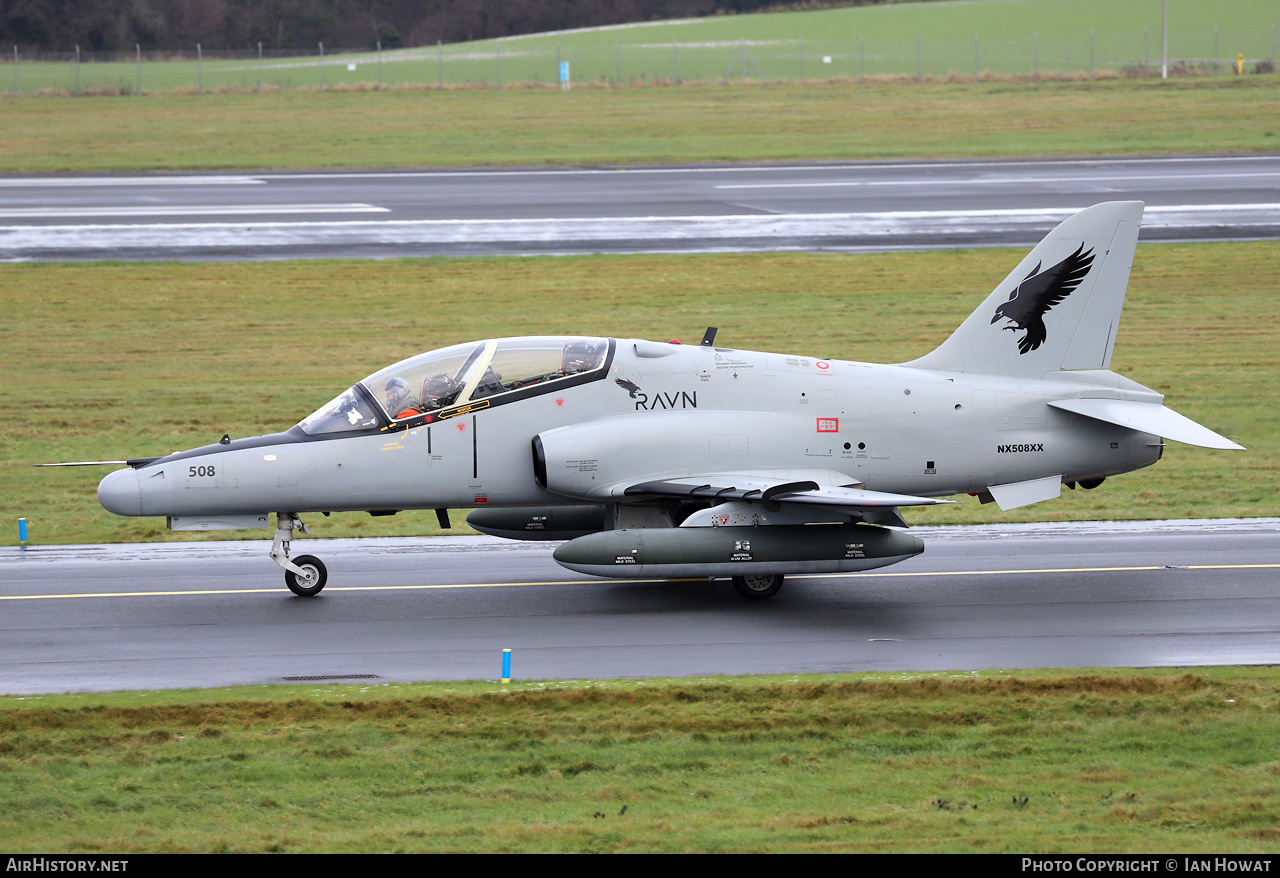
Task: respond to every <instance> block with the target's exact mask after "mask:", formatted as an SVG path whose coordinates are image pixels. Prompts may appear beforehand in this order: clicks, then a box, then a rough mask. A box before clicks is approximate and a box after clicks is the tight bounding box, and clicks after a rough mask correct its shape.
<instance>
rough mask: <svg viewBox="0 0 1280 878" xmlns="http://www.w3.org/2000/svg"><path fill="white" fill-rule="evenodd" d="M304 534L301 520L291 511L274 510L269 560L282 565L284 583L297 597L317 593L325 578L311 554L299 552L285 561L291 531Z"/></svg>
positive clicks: (325, 573)
mask: <svg viewBox="0 0 1280 878" xmlns="http://www.w3.org/2000/svg"><path fill="white" fill-rule="evenodd" d="M295 530H300V531H302V532H303V533H307V526H306V525H305V524H303V523H302V519H301V518H298V516H296V515H294V514H293V513H291V512H277V513H276V539H275V542H274V543H272V544H271V560H272V561H275V562H276V563H277V564H279V565H280V566H281V567H283V568H284V584H285V585H287V586H289V591H291V592H293V593H294V594H296V595H297V596H298V597H302V598H309V597H313V596H315V595H318V594H319V593H320V589H322V588H324V584H325V582H327V581H328V579H329V571H328V570H326V569H325V566H324V562H323V561H321V560H320V559H319V558H317V557H316V556H315V555H299V556H298V557H296V558H294V559H293V560H292V561H290V560H289V542H290V540H291V539H292V538H293V532H294V531H295Z"/></svg>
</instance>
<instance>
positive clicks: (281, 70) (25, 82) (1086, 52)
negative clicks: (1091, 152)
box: [0, 0, 1277, 94]
mask: <svg viewBox="0 0 1280 878" xmlns="http://www.w3.org/2000/svg"><path fill="white" fill-rule="evenodd" d="M1276 18H1277V15H1276V11H1275V6H1274V0H1234V2H1232V3H1226V4H1224V3H1218V2H1213V0H1178V2H1177V3H1176V5H1175V7H1174V8H1173V9H1172V10H1171V14H1170V16H1169V27H1170V31H1169V53H1170V54H1169V58H1170V62H1171V67H1173V69H1174V70H1175V71H1185V70H1191V71H1194V72H1196V73H1198V74H1209V73H1211V72H1214V71H1216V72H1217V73H1218V74H1220V75H1228V71H1231V72H1232V73H1234V69H1235V68H1234V65H1235V61H1236V56H1237V54H1242V55H1244V58H1245V61H1244V69H1245V71H1247V72H1248V71H1253V70H1256V69H1258V68H1259V65H1262V66H1263V67H1264V68H1265V66H1266V65H1267V64H1270V65H1272V66H1273V67H1274V64H1275V61H1276V57H1275V43H1274V31H1273V25H1274V23H1275V21H1276ZM1160 40H1161V5H1160V3H1159V2H1156V0H1131V2H1128V3H1120V4H1117V3H1115V2H1112V0H951V2H929V3H891V4H877V5H871V6H860V7H845V8H836V9H816V10H808V11H804V12H771V13H765V14H753V15H740V16H739V15H718V16H710V17H706V18H695V19H684V20H678V21H657V22H644V23H638V24H632V25H624V26H621V27H611V28H607V29H590V28H588V29H584V30H578V31H571V32H558V33H544V34H529V35H524V36H517V37H508V38H505V39H502V40H477V41H473V42H465V43H455V44H451V45H447V46H439V47H437V46H434V45H433V46H419V47H415V48H406V49H398V50H394V51H384V52H383V53H382V56H381V60H380V61H379V56H378V55H377V53H376V52H373V51H367V50H366V51H358V52H351V51H345V52H343V53H342V54H340V55H335V54H334V53H333V51H332V41H331V43H330V49H329V51H328V52H327V54H326V55H325V56H324V58H323V59H321V57H320V56H319V54H318V51H317V50H318V47H317V46H316V45H315V44H312V46H311V47H310V50H309V51H293V52H289V53H287V55H286V54H285V53H281V52H270V51H269V52H268V54H267V56H266V58H265V59H263V60H262V61H261V62H260V61H259V59H258V58H257V54H256V52H255V51H254V50H253V47H242V50H241V51H239V52H234V53H231V52H226V53H221V52H209V51H205V52H204V55H203V61H202V62H198V61H197V57H196V47H195V45H194V44H188V45H186V46H185V47H182V50H181V52H177V51H166V52H145V53H143V55H142V57H141V61H140V62H139V61H138V60H136V58H135V55H134V53H132V52H110V53H85V54H84V56H83V59H82V60H83V62H84V63H82V64H81V65H80V68H79V87H80V89H81V92H82V93H89V94H131V93H134V92H136V91H138V90H139V89H141V91H142V92H143V93H144V94H149V93H153V92H157V91H174V90H188V91H193V92H194V91H196V90H197V89H199V88H203V89H204V90H206V91H216V90H219V89H241V90H253V89H257V88H258V87H259V81H261V83H262V86H263V87H264V88H266V89H273V90H275V89H284V90H293V89H320V88H321V87H323V88H326V89H333V88H338V89H352V88H360V89H366V90H367V89H370V88H372V87H373V86H374V85H376V84H377V83H379V82H381V83H382V84H383V85H384V86H390V87H419V88H421V87H431V88H433V87H436V86H437V85H443V86H444V87H449V88H452V87H481V88H483V87H494V86H496V85H497V84H498V83H502V84H503V85H504V86H507V87H510V86H511V85H512V84H513V83H521V84H526V85H530V84H531V85H543V86H546V85H548V84H550V83H553V82H556V81H557V79H558V63H559V62H560V61H565V62H568V63H569V65H570V69H571V74H572V77H571V78H572V81H573V83H574V87H575V88H582V87H587V86H592V85H594V86H597V87H598V86H600V85H601V84H606V83H607V84H610V85H614V84H618V83H622V84H652V83H671V82H686V83H687V82H691V81H692V82H714V81H716V80H717V79H719V78H720V77H722V76H724V75H725V74H726V73H728V72H729V71H730V69H731V68H733V67H734V65H735V61H739V65H738V69H739V70H741V67H742V66H744V65H742V64H741V63H740V59H741V52H742V50H743V48H745V49H746V50H747V52H748V53H749V54H750V60H749V61H748V63H747V64H746V65H745V67H746V70H745V72H746V73H747V74H749V76H750V78H753V79H757V80H758V79H760V78H761V77H764V78H767V79H768V80H769V81H771V82H777V81H787V80H791V81H795V80H806V81H814V80H823V79H830V78H838V77H845V78H854V77H858V76H860V75H864V74H865V75H866V76H871V77H875V76H884V77H910V78H914V77H915V76H916V74H917V72H918V73H919V75H920V76H922V77H925V78H939V77H941V78H946V77H958V78H961V79H963V78H965V77H969V78H972V76H973V73H974V70H975V67H976V68H977V70H978V71H980V73H981V74H982V75H993V74H994V75H996V76H1010V75H1024V76H1028V77H1030V76H1031V75H1032V73H1033V71H1038V72H1039V74H1040V75H1041V76H1045V75H1049V76H1063V75H1066V76H1074V77H1078V78H1086V79H1087V78H1088V76H1089V69H1090V65H1091V63H1092V67H1093V69H1095V70H1096V71H1097V72H1098V74H1099V75H1109V76H1116V75H1143V74H1150V73H1154V74H1155V75H1159V73H1160ZM8 48H9V47H7V46H6V49H8ZM169 48H170V49H173V48H176V47H169ZM206 48H207V47H206ZM369 48H372V47H369ZM244 49H247V50H248V51H244ZM3 60H10V59H8V58H5V59H3ZM74 62H75V56H74V55H73V54H71V53H63V55H62V57H61V58H60V59H55V58H50V57H49V56H47V55H46V56H44V57H43V60H35V59H34V58H33V57H32V56H31V54H30V52H29V50H28V49H26V48H25V47H24V48H23V50H22V51H20V52H19V63H18V64H16V65H15V64H12V63H10V64H9V65H7V66H8V67H10V68H11V69H10V70H8V71H5V70H4V68H3V67H0V84H3V86H4V90H5V91H16V92H18V93H19V94H45V93H49V92H62V93H74V92H75V91H76V88H77V68H76V65H75V63H74ZM6 72H7V73H10V74H12V75H11V77H9V78H8V79H7V81H6V78H5V77H4V76H3V74H4V73H6Z"/></svg>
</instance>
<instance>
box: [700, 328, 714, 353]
mask: <svg viewBox="0 0 1280 878" xmlns="http://www.w3.org/2000/svg"><path fill="white" fill-rule="evenodd" d="M715 341H716V327H714V326H708V327H707V331H706V332H705V333H704V334H703V336H702V347H704V348H709V347H711V346H712V345H713V344H715Z"/></svg>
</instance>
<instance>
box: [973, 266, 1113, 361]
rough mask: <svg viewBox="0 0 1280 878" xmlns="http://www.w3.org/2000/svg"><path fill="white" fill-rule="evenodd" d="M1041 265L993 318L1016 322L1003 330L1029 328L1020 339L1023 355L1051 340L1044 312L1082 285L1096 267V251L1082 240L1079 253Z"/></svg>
mask: <svg viewBox="0 0 1280 878" xmlns="http://www.w3.org/2000/svg"><path fill="white" fill-rule="evenodd" d="M1042 264H1043V263H1041V262H1037V263H1036V267H1035V268H1033V269H1031V272H1030V273H1029V274H1028V275H1027V276H1026V277H1024V278H1023V279H1022V282H1021V283H1019V284H1018V285H1017V286H1016V287H1014V288H1013V292H1012V293H1010V294H1009V301H1007V302H1002V303H1001V304H1000V305H999V306H998V307H997V308H996V313H995V315H994V316H992V318H991V322H992V323H996V322H998V321H1000V320H1008V321H1009V322H1010V323H1011V324H1013V325H1012V326H1005V327H1002V328H1003V329H1008V330H1013V331H1017V330H1026V333H1027V334H1026V335H1024V336H1022V338H1020V339H1018V353H1020V354H1026V353H1030V352H1031V351H1034V350H1037V349H1038V348H1039V347H1040V345H1042V344H1044V343H1045V341H1046V340H1047V339H1048V329H1047V328H1046V327H1045V325H1044V315H1045V314H1047V313H1048V312H1049V309H1051V308H1052V307H1053V306H1054V305H1057V304H1059V303H1060V302H1062V300H1063V299H1065V298H1066V297H1067V296H1069V295H1071V294H1072V293H1073V292H1075V289H1076V287H1078V286H1080V282H1081V281H1083V280H1084V279H1085V277H1086V276H1087V275H1088V274H1089V269H1090V267H1092V266H1093V250H1089V251H1088V252H1087V253H1086V252H1084V242H1083V241H1082V242H1081V243H1080V246H1079V247H1078V248H1076V252H1074V253H1072V254H1071V255H1070V256H1068V257H1067V258H1066V259H1064V260H1062V261H1061V262H1059V263H1058V264H1057V265H1055V266H1053V267H1052V268H1048V269H1045V270H1044V271H1040V266H1041V265H1042Z"/></svg>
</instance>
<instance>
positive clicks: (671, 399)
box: [636, 390, 698, 412]
mask: <svg viewBox="0 0 1280 878" xmlns="http://www.w3.org/2000/svg"><path fill="white" fill-rule="evenodd" d="M697 407H698V391H696V390H695V391H693V392H692V393H690V392H688V391H684V390H677V391H674V392H673V393H663V392H662V391H659V392H657V393H655V394H654V395H653V399H652V400H650V399H649V395H648V394H647V393H637V394H636V411H638V412H656V411H658V410H659V409H696V408H697Z"/></svg>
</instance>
